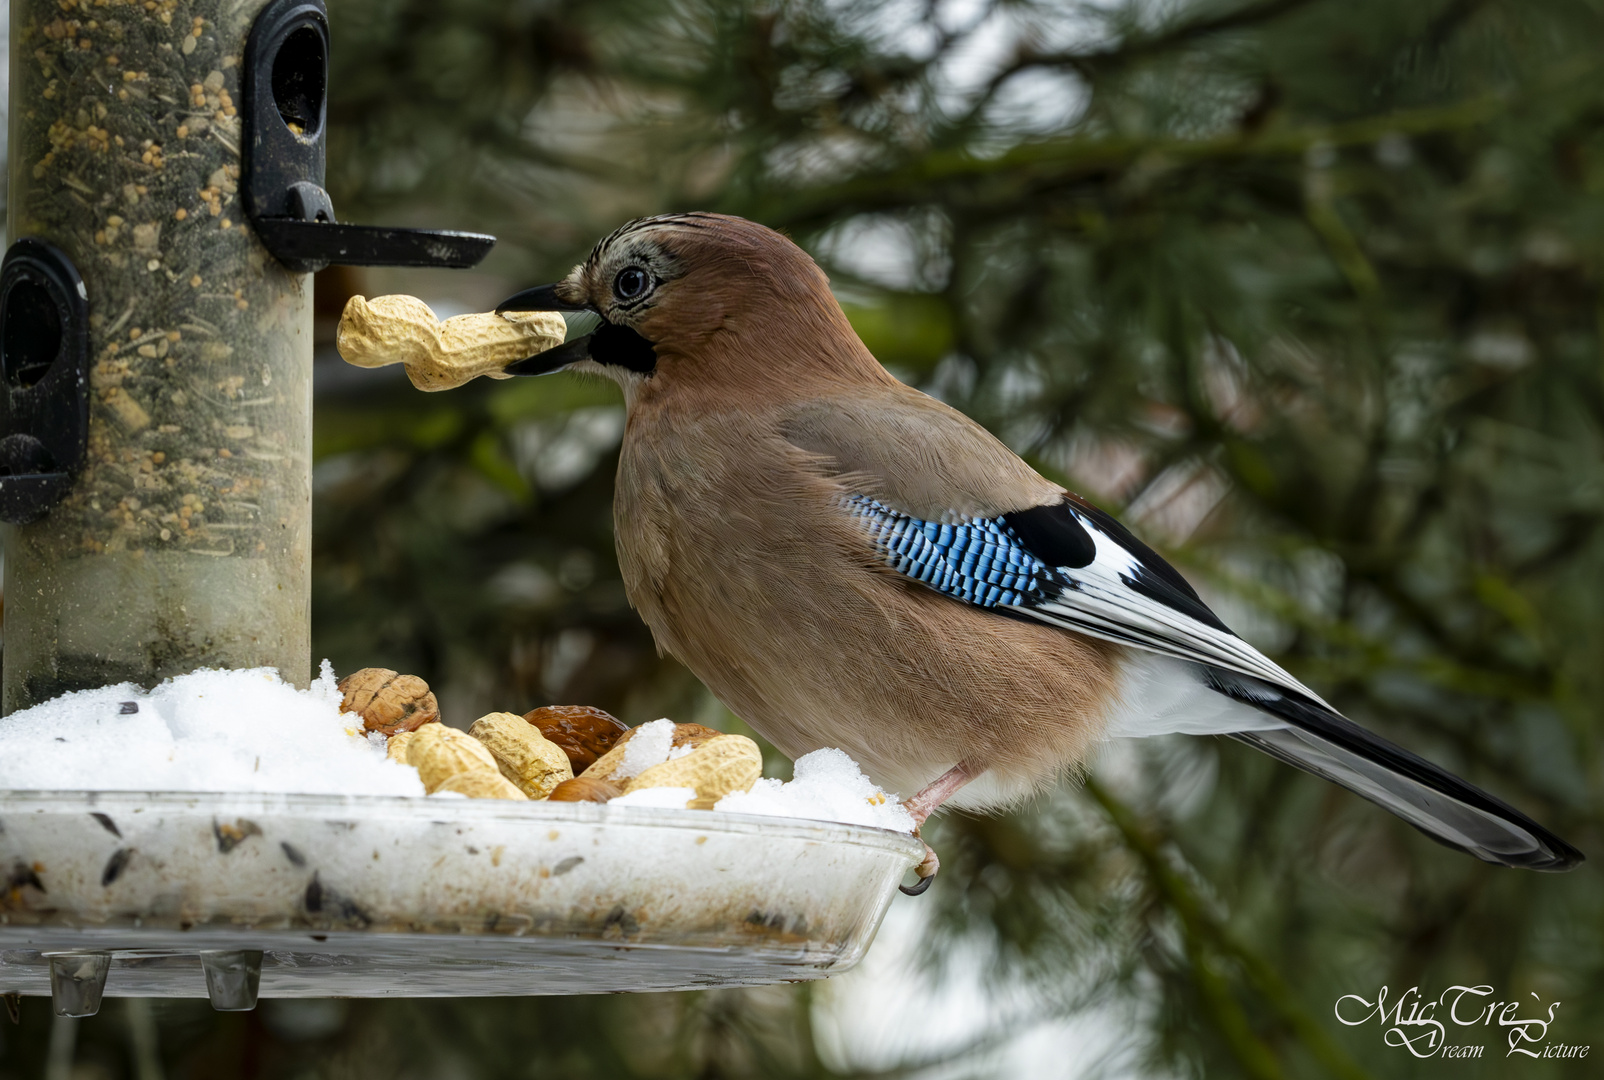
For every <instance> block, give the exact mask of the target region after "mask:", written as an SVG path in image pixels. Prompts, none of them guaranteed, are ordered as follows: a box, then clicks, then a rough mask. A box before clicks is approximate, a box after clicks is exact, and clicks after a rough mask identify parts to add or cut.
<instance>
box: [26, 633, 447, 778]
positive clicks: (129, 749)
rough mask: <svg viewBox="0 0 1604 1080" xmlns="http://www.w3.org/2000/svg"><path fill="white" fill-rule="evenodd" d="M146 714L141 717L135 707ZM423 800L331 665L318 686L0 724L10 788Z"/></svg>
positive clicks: (124, 692) (268, 687)
mask: <svg viewBox="0 0 1604 1080" xmlns="http://www.w3.org/2000/svg"><path fill="white" fill-rule="evenodd" d="M131 709H137V710H138V711H130V710H131ZM8 788H9V789H14V790H16V789H26V790H58V791H268V792H298V793H302V794H340V795H422V794H423V784H422V783H421V782H420V781H419V780H418V772H417V770H416V769H412V768H408V767H407V766H405V765H398V764H396V763H395V762H393V761H388V760H386V758H385V756H384V739H383V738H382V737H374V738H369V737H367V736H366V735H364V733H363V732H362V727H361V723H360V721H357V720H356V718H355V717H352V716H342V715H341V714H340V691H339V690H338V689H337V688H336V686H335V679H334V672H333V669H332V668H330V666H329V664H328V661H326V660H325V661H324V662H323V669H322V673H321V674H320V675H319V677H318V678H317V679H316V680H314V681H313V683H312V685H311V687H310V688H309V689H307V690H297V689H296V688H295V687H293V686H291V685H290V684H288V683H286V682H285V681H284V680H283V679H281V678H279V675H278V673H277V672H276V671H274V670H273V669H271V668H258V669H254V670H235V671H204V670H203V671H196V672H192V673H191V674H188V675H180V676H178V677H177V678H174V679H169V680H168V681H166V682H164V683H162V684H161V685H160V686H157V687H156V688H155V689H154V690H151V691H148V692H147V691H145V690H142V689H140V688H139V687H138V686H136V685H134V684H133V683H123V684H121V685H118V686H106V687H101V688H100V689H98V690H83V691H80V692H78V693H73V694H63V695H62V696H61V697H58V698H54V699H52V700H50V701H47V702H45V703H44V704H42V705H36V706H34V707H33V708H31V709H24V710H22V711H20V712H15V713H12V714H11V715H10V716H7V717H4V718H0V790H4V789H8Z"/></svg>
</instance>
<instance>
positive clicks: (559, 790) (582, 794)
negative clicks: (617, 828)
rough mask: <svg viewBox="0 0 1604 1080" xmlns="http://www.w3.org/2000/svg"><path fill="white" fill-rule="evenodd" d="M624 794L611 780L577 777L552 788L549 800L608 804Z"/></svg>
mask: <svg viewBox="0 0 1604 1080" xmlns="http://www.w3.org/2000/svg"><path fill="white" fill-rule="evenodd" d="M623 793H624V789H623V788H621V787H619V786H618V785H617V784H615V783H613V782H612V781H611V780H596V779H594V778H592V777H589V776H576V777H574V778H573V779H572V780H564V781H563V782H562V783H560V784H558V785H557V786H556V787H554V788H552V789H551V794H550V795H549V796H548V798H549V799H550V800H551V801H552V802H606V801H607V800H608V799H616V798H618V796H620V795H622V794H623Z"/></svg>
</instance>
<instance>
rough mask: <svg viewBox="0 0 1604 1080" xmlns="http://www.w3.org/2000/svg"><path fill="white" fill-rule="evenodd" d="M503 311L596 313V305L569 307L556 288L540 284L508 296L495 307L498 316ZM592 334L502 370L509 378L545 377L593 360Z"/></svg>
mask: <svg viewBox="0 0 1604 1080" xmlns="http://www.w3.org/2000/svg"><path fill="white" fill-rule="evenodd" d="M503 311H589V312H593V313H595V314H600V312H597V311H596V305H594V304H589V303H585V304H570V303H569V302H568V301H566V300H564V299H563V298H562V297H560V296H558V295H557V285H556V283H553V284H551V285H538V286H536V287H535V288H533V289H525V290H524V291H523V292H521V293H517V294H516V295H513V296H509V297H507V299H505V300H503V301H502V302H501V303H499V304H497V305H496V313H497V314H498V315H499V314H500V313H501V312H503ZM591 336H592V335H590V334H586V335H584V336H583V337H577V338H574V339H573V340H572V341H565V342H563V343H562V344H561V345H559V346H557V347H556V348H555V349H547V350H546V351H545V352H543V353H536V354H535V355H534V356H531V357H529V358H528V359H527V360H519V361H517V362H516V363H512V364H508V365H507V366H506V367H505V368H503V369H502V370H503V371H505V372H506V373H507V374H508V375H545V374H547V373H549V372H553V371H556V370H558V369H559V368H565V367H567V366H568V365H569V364H572V363H575V362H577V361H579V360H586V359H589V357H590V339H591Z"/></svg>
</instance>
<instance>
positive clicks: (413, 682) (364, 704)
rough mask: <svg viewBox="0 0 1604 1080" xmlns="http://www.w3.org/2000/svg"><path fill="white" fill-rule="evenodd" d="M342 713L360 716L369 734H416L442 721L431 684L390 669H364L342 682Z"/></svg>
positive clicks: (353, 673) (354, 672) (414, 676)
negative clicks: (418, 730)
mask: <svg viewBox="0 0 1604 1080" xmlns="http://www.w3.org/2000/svg"><path fill="white" fill-rule="evenodd" d="M340 693H342V694H344V695H345V698H344V700H343V701H341V702H340V711H341V712H348V713H356V714H357V715H358V716H360V717H361V718H362V726H363V727H365V728H367V729H368V730H369V731H377V732H379V733H381V734H384V735H394V734H395V733H396V732H398V731H416V730H417V729H418V728H420V727H422V726H423V725H424V724H427V723H430V722H432V721H435V720H439V719H440V705H439V703H438V702H437V701H435V698H434V694H432V693H430V691H429V684H428V683H426V682H424V681H423V680H422V679H420V678H418V677H417V676H416V675H399V674H397V673H396V672H394V671H391V670H390V669H389V668H377V667H370V668H363V669H362V670H361V671H353V672H352V673H351V674H349V675H347V676H346V677H345V678H343V679H341V680H340Z"/></svg>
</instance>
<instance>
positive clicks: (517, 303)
mask: <svg viewBox="0 0 1604 1080" xmlns="http://www.w3.org/2000/svg"><path fill="white" fill-rule="evenodd" d="M503 311H590V312H595V313H596V314H598V315H599V314H601V312H599V311H596V305H594V304H590V303H584V304H570V303H569V302H568V301H566V300H564V299H563V298H562V297H560V296H558V295H557V286H556V284H551V285H539V286H536V287H535V288H533V289H525V290H524V291H523V292H521V293H518V294H517V295H515V296H509V297H507V299H505V300H503V301H502V302H501V303H499V304H497V305H496V314H498V315H499V314H501V313H502V312H503Z"/></svg>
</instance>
